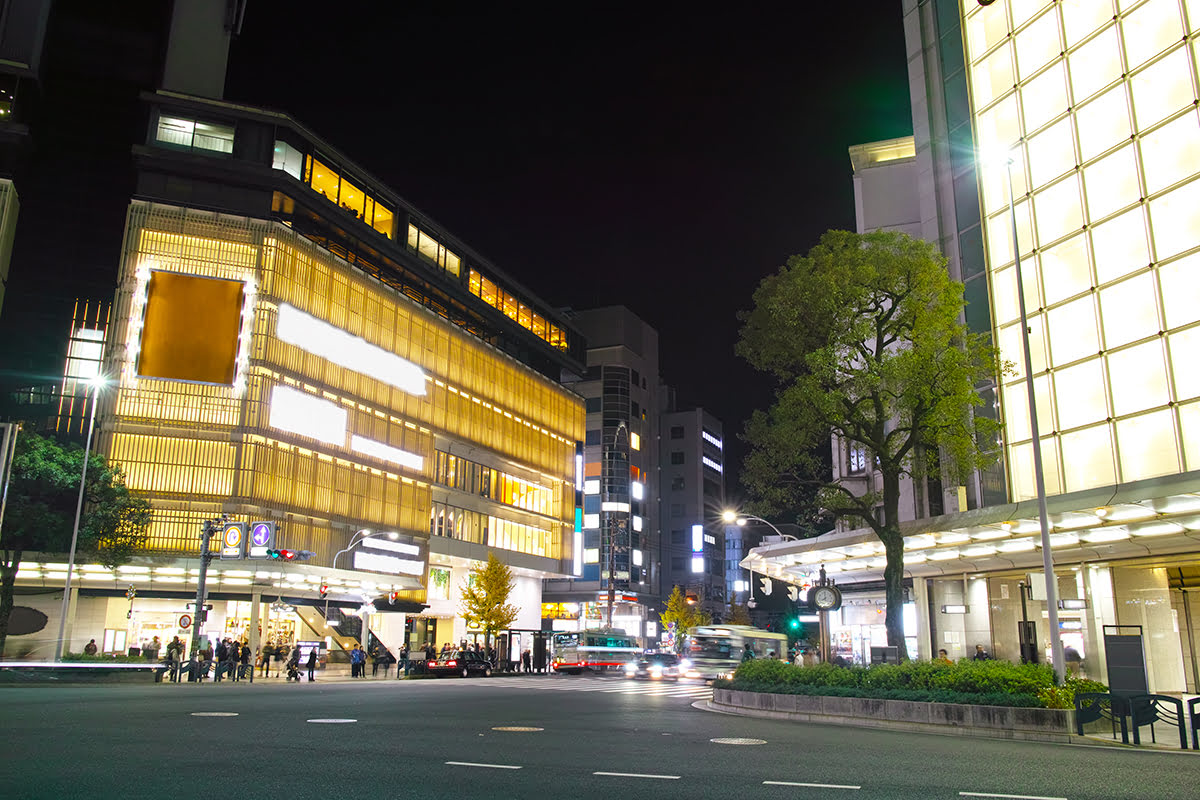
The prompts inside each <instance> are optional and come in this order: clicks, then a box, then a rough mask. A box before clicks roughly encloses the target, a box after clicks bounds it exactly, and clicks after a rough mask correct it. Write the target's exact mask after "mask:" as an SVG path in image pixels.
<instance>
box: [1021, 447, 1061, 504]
mask: <svg viewBox="0 0 1200 800" xmlns="http://www.w3.org/2000/svg"><path fill="white" fill-rule="evenodd" d="M1009 458H1010V459H1011V463H1010V464H1009V469H1010V471H1011V472H1012V484H1013V488H1012V491H1013V499H1014V500H1028V499H1029V498H1031V497H1036V496H1037V487H1036V485H1035V484H1034V481H1033V443H1032V442H1026V443H1024V444H1019V445H1016V446H1015V447H1013V448H1012V449H1011V450H1010V451H1009ZM1042 471H1043V473H1044V477H1045V479H1046V492H1047V493H1048V494H1058V493H1060V492H1061V491H1062V480H1061V478H1060V476H1059V472H1058V442H1056V441H1055V440H1054V439H1053V438H1051V437H1042Z"/></svg>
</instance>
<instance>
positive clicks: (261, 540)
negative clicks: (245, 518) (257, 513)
mask: <svg viewBox="0 0 1200 800" xmlns="http://www.w3.org/2000/svg"><path fill="white" fill-rule="evenodd" d="M274 547H275V523H274V522H251V523H250V558H266V557H267V551H268V550H271V549H274Z"/></svg>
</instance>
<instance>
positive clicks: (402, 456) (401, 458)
mask: <svg viewBox="0 0 1200 800" xmlns="http://www.w3.org/2000/svg"><path fill="white" fill-rule="evenodd" d="M350 449H351V450H353V451H354V452H356V453H362V454H363V455H367V456H374V457H375V458H378V459H382V460H383V461H390V462H392V463H393V464H399V465H400V466H402V467H408V468H410V469H415V470H420V469H422V468H423V467H424V466H425V459H424V458H422V457H421V456H419V455H417V454H416V453H410V452H408V451H407V450H401V449H400V448H398V447H392V446H390V445H386V444H384V443H383V442H377V441H375V440H374V439H368V438H366V437H364V436H358V435H353V436H351V437H350Z"/></svg>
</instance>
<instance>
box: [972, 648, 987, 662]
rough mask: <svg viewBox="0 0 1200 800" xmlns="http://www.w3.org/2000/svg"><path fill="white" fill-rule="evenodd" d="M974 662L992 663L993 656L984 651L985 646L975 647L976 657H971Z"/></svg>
mask: <svg viewBox="0 0 1200 800" xmlns="http://www.w3.org/2000/svg"><path fill="white" fill-rule="evenodd" d="M971 660H972V661H991V660H992V654H991V653H989V652H988V651H987V650H984V649H983V645H981V644H977V645H975V655H973V656H971Z"/></svg>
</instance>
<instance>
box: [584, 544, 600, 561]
mask: <svg viewBox="0 0 1200 800" xmlns="http://www.w3.org/2000/svg"><path fill="white" fill-rule="evenodd" d="M599 561H600V550H599V548H596V547H589V548H588V549H587V550H584V551H583V563H585V564H595V563H597V562H599Z"/></svg>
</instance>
